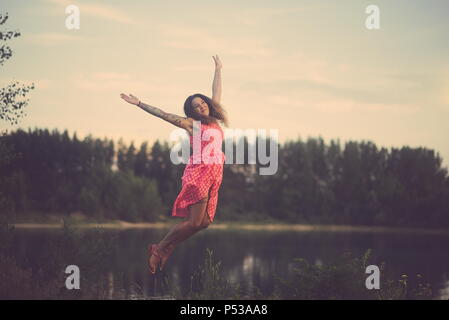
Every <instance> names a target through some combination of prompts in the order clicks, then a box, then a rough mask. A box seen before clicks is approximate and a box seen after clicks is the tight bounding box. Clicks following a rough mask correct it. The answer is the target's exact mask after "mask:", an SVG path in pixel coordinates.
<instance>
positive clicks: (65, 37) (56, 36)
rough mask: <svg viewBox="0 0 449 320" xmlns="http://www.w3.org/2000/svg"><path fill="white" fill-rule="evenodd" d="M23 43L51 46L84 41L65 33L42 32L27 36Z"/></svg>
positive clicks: (81, 38)
mask: <svg viewBox="0 0 449 320" xmlns="http://www.w3.org/2000/svg"><path fill="white" fill-rule="evenodd" d="M23 40H24V41H29V42H31V43H33V44H35V45H44V46H52V45H60V44H62V43H70V42H74V41H84V40H85V39H84V38H83V37H80V36H77V35H73V34H70V35H69V34H66V33H58V32H42V33H35V34H29V35H27V37H26V38H24V39H23Z"/></svg>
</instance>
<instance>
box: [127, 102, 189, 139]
mask: <svg viewBox="0 0 449 320" xmlns="http://www.w3.org/2000/svg"><path fill="white" fill-rule="evenodd" d="M120 97H121V98H122V99H123V100H125V101H126V102H128V103H131V104H134V105H136V106H138V107H139V108H141V109H143V110H145V111H146V112H148V113H151V114H152V115H154V116H156V117H158V118H161V119H163V120H165V121H167V122H170V123H171V124H174V125H175V126H177V127H180V128H183V129H186V130H187V131H188V132H189V133H190V132H191V131H192V130H193V119H191V118H187V117H181V116H178V115H176V114H172V113H167V112H165V111H163V110H161V109H159V108H156V107H153V106H150V105H149V104H146V103H143V102H142V101H140V100H139V98H137V97H135V96H133V95H132V94H130V95H129V96H127V95H126V94H123V93H122V94H120Z"/></svg>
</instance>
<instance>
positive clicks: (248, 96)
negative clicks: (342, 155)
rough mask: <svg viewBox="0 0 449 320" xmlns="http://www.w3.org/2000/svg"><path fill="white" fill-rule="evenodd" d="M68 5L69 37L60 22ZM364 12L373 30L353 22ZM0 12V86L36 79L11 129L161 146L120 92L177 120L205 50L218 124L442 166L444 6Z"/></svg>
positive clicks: (448, 20) (275, 2) (109, 4)
mask: <svg viewBox="0 0 449 320" xmlns="http://www.w3.org/2000/svg"><path fill="white" fill-rule="evenodd" d="M70 4H74V5H77V6H78V7H79V9H80V29H79V30H69V29H67V28H66V26H65V20H66V17H67V16H68V14H66V13H65V8H66V6H67V5H70ZM372 4H374V5H377V6H378V7H379V9H380V29H379V30H368V29H367V28H366V27H365V20H366V18H367V17H368V15H369V14H367V13H365V9H366V7H367V6H368V5H372ZM0 10H1V12H2V13H5V12H7V13H8V14H9V19H8V21H7V23H6V24H4V25H3V26H2V30H19V31H20V32H21V34H22V36H21V37H19V38H15V39H13V40H10V41H8V45H9V46H10V47H11V48H12V49H13V52H14V53H13V57H12V58H11V59H10V60H8V61H7V62H6V63H5V64H4V66H3V67H0V70H1V73H0V85H1V86H4V85H6V84H7V83H10V82H11V81H13V80H18V81H21V82H23V83H25V84H31V82H34V83H35V85H36V89H34V90H33V91H31V93H30V94H29V95H28V98H29V99H30V104H29V105H28V107H27V116H26V117H25V118H23V119H22V121H21V122H20V124H19V125H18V126H14V127H12V128H14V129H16V128H22V129H24V130H28V128H34V127H38V128H48V129H50V130H52V129H56V128H57V129H58V130H60V131H61V132H62V131H63V130H65V129H67V130H68V131H69V134H70V135H73V133H74V132H75V131H76V132H77V135H78V137H80V138H83V137H85V136H86V135H88V134H92V135H93V136H94V137H98V138H104V137H108V138H112V139H114V140H115V141H118V139H119V138H120V137H123V138H124V140H125V141H127V142H130V141H134V142H135V145H136V146H139V145H140V143H141V142H142V141H149V142H150V143H152V142H154V141H155V140H156V139H161V140H167V141H168V140H169V135H170V133H171V132H172V130H173V129H175V127H174V126H172V125H171V124H169V123H167V122H164V121H163V120H160V119H158V118H155V117H154V116H152V115H150V114H147V113H146V112H144V111H143V110H141V109H139V108H138V107H136V106H133V105H130V104H127V103H126V102H125V101H123V100H122V99H120V97H119V95H120V93H122V92H123V93H126V94H128V93H132V94H133V95H135V96H137V97H139V98H140V99H141V100H142V101H143V102H145V103H148V104H150V105H153V106H157V107H159V108H161V109H163V110H165V111H167V112H171V113H176V114H179V115H184V113H183V104H184V101H185V99H186V98H187V96H189V95H191V94H193V93H203V94H205V95H208V96H209V97H210V96H211V95H212V80H213V74H214V61H213V59H212V56H213V55H215V54H218V55H219V57H220V59H221V61H222V63H223V70H222V82H223V93H222V103H223V106H224V107H225V108H226V110H227V112H228V115H229V119H230V128H239V129H267V130H269V129H278V130H279V140H280V142H281V143H283V142H285V141H286V140H292V139H296V138H298V137H301V139H303V140H305V139H307V138H308V137H318V136H321V137H322V138H323V139H324V140H325V142H326V143H329V142H330V140H331V139H340V141H341V143H342V146H344V142H346V141H348V140H356V141H361V140H370V141H373V142H374V143H376V145H377V146H378V147H379V148H381V147H386V148H390V147H401V146H410V147H420V146H422V147H427V148H431V149H435V150H436V152H438V153H439V154H440V155H441V156H442V157H443V165H444V166H446V167H447V166H448V163H449V134H448V133H449V127H448V125H447V123H448V119H449V59H448V57H449V1H447V0H431V1H421V0H401V1H399V0H394V1H392V0H388V1H386V0H384V1H380V0H372V1H361V0H346V1H318V0H313V1H312V0H310V1H300V0H295V1H282V0H270V1H266V0H265V1H261V0H258V1H241V0H239V1H235V0H231V1H229V0H228V1H211V0H209V1H143V0H142V1H117V0H113V1H112V0H111V1H99V0H97V1H65V0H41V1H36V0H33V1H31V0H28V1H25V0H19V1H18V0H14V1H13V0H7V1H2V6H1V9H0ZM2 126H3V127H7V128H11V127H8V126H5V124H4V123H2Z"/></svg>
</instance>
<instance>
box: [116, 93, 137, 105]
mask: <svg viewBox="0 0 449 320" xmlns="http://www.w3.org/2000/svg"><path fill="white" fill-rule="evenodd" d="M120 97H121V98H122V99H123V100H125V101H126V102H128V103H131V104H135V105H136V106H137V105H138V104H139V102H140V100H139V98H137V97H135V96H133V95H132V94H131V93H130V94H129V96H127V95H126V94H124V93H121V94H120Z"/></svg>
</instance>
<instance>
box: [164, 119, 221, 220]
mask: <svg viewBox="0 0 449 320" xmlns="http://www.w3.org/2000/svg"><path fill="white" fill-rule="evenodd" d="M195 133H196V131H195V130H194V134H193V136H192V135H191V136H190V137H189V138H190V145H191V146H192V148H193V154H192V155H191V156H190V157H189V160H188V162H187V164H186V167H185V169H184V174H183V176H182V178H181V180H182V189H181V191H180V192H179V194H178V197H177V198H176V200H175V203H174V205H173V209H172V216H176V217H188V216H189V210H188V207H189V206H190V205H192V204H194V203H197V202H198V201H200V200H201V199H204V198H206V197H209V200H208V203H207V208H206V211H207V214H208V215H209V218H210V221H211V222H212V221H214V217H215V211H216V209H217V203H218V189H219V188H220V185H221V182H222V180H223V164H224V162H225V155H224V153H223V152H222V151H221V145H222V142H223V130H222V129H221V127H220V125H219V124H217V123H210V124H206V123H201V124H200V130H198V132H197V134H195ZM200 146H201V148H200Z"/></svg>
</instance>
